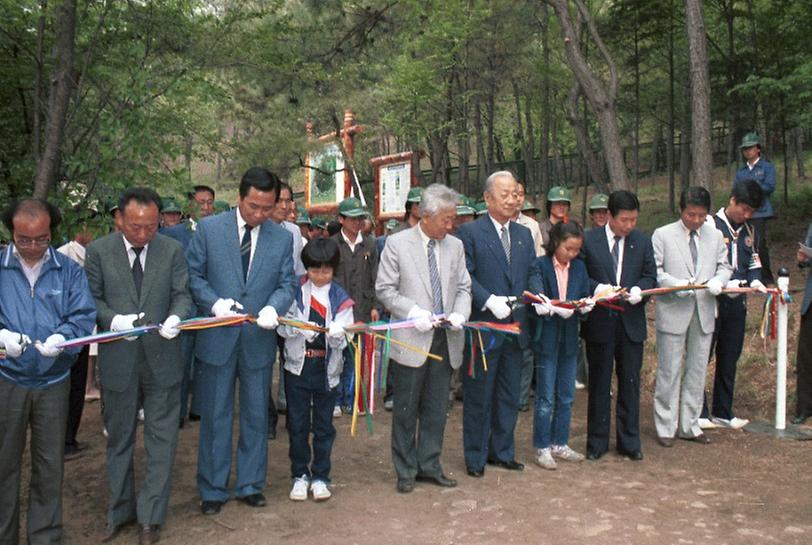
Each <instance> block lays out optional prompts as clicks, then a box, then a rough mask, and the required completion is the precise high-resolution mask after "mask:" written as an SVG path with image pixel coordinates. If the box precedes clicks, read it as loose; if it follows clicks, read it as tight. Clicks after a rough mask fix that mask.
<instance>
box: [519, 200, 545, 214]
mask: <svg viewBox="0 0 812 545" xmlns="http://www.w3.org/2000/svg"><path fill="white" fill-rule="evenodd" d="M525 210H535V211H536V212H541V209H540V208H539V207H538V206H536V205H535V204H533V203H532V202H530V201H529V200H525V201H524V204H523V205H522V212H524V211H525Z"/></svg>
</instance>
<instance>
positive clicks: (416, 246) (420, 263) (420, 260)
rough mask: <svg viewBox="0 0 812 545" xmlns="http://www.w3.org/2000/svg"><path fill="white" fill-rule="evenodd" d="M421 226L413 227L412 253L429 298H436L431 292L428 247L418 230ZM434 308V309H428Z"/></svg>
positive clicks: (410, 240) (418, 274) (410, 239)
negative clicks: (425, 245)
mask: <svg viewBox="0 0 812 545" xmlns="http://www.w3.org/2000/svg"><path fill="white" fill-rule="evenodd" d="M418 229H420V227H412V228H411V233H412V236H411V237H410V238H409V245H410V246H411V251H412V255H413V256H414V263H415V267H417V276H418V277H419V278H420V281H421V282H422V283H423V288H425V290H426V294H427V295H428V300H429V301H433V300H434V294H433V293H432V292H431V274H430V273H429V259H428V254H427V253H426V248H425V247H424V246H423V239H422V237H421V236H420V233H419V232H418ZM428 310H433V309H428Z"/></svg>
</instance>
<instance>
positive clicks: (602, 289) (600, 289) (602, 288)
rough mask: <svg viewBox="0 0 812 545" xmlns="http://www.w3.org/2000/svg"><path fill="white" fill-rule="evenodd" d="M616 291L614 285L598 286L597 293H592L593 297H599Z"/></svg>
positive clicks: (596, 287)
mask: <svg viewBox="0 0 812 545" xmlns="http://www.w3.org/2000/svg"><path fill="white" fill-rule="evenodd" d="M612 289H614V286H613V285H612V284H598V285H597V286H595V291H593V292H592V297H597V296H598V295H606V292H608V291H610V290H612Z"/></svg>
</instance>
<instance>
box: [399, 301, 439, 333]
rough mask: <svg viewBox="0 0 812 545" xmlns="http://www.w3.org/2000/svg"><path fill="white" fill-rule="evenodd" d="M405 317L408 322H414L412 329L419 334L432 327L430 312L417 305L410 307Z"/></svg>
mask: <svg viewBox="0 0 812 545" xmlns="http://www.w3.org/2000/svg"><path fill="white" fill-rule="evenodd" d="M406 317H407V318H408V319H409V320H415V323H414V328H415V329H416V330H418V331H419V332H421V333H425V332H426V331H429V330H430V329H431V328H433V327H434V323H433V322H432V314H431V312H429V311H428V310H426V309H424V308H420V307H419V306H417V305H415V306H413V307H412V310H410V311H409V314H408V316H406Z"/></svg>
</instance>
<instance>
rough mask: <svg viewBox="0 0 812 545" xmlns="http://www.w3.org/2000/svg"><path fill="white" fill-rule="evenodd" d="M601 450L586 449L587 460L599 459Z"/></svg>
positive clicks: (601, 454)
mask: <svg viewBox="0 0 812 545" xmlns="http://www.w3.org/2000/svg"><path fill="white" fill-rule="evenodd" d="M603 454H604V453H603V452H598V451H596V450H588V451H586V459H587V460H593V461H594V460H600V458H601V456H603Z"/></svg>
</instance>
